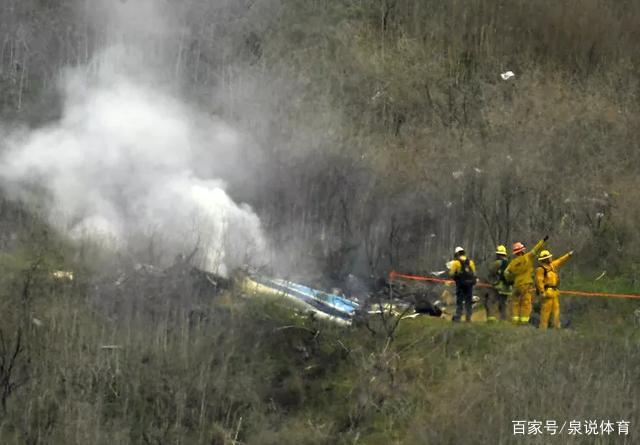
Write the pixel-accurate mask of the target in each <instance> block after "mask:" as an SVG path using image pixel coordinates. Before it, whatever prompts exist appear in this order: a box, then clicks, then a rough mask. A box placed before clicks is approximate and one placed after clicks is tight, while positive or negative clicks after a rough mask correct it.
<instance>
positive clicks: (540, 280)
mask: <svg viewBox="0 0 640 445" xmlns="http://www.w3.org/2000/svg"><path fill="white" fill-rule="evenodd" d="M569 258H571V254H570V253H567V254H565V255H562V256H561V257H560V258H558V259H557V260H554V261H551V262H550V263H541V264H540V266H538V268H537V269H536V289H537V290H538V292H539V293H540V295H544V294H545V292H546V291H547V290H548V289H554V290H555V289H557V288H558V284H559V283H560V277H559V276H558V271H557V269H558V268H559V267H560V266H562V265H563V264H564V263H566V262H567V260H568V259H569Z"/></svg>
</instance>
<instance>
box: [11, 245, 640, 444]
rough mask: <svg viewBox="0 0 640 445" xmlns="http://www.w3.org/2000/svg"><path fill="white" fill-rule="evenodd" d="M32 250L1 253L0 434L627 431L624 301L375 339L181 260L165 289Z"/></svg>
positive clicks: (40, 438)
mask: <svg viewBox="0 0 640 445" xmlns="http://www.w3.org/2000/svg"><path fill="white" fill-rule="evenodd" d="M35 261H36V262H34V258H33V257H32V258H28V257H27V258H25V257H21V256H19V253H18V252H15V253H14V254H13V255H6V256H5V257H4V258H3V270H4V271H5V272H4V273H3V275H2V286H1V289H2V300H1V301H2V310H1V311H0V317H1V319H0V322H1V324H0V334H2V335H1V337H0V339H1V342H0V346H1V348H0V361H1V363H0V364H1V366H0V373H1V374H0V378H1V379H0V382H2V416H1V420H0V441H1V442H2V443H7V444H12V443H15V444H22V443H29V444H63V443H64V444H75V443H77V444H86V443H95V444H108V443H118V444H128V443H130V444H141V443H151V444H165V443H179V444H199V443H201V444H232V443H247V444H260V445H264V444H335V443H344V444H352V443H362V444H388V443H407V444H413V443H416V444H418V443H471V444H472V443H478V444H480V443H505V444H506V443H520V442H519V441H518V440H517V439H516V438H514V437H513V436H512V424H511V421H512V420H518V419H525V420H543V421H544V420H554V419H555V420H558V421H559V422H563V421H565V420H567V421H569V420H573V419H579V420H586V419H597V420H606V419H612V420H631V421H632V427H631V433H630V434H631V435H630V436H629V437H628V438H626V439H625V438H620V437H618V436H617V435H616V436H615V437H611V438H601V441H600V442H597V443H629V444H630V443H633V442H634V437H637V435H638V434H639V433H640V431H639V430H638V426H637V424H636V423H635V420H636V415H637V413H638V412H639V410H640V406H638V401H639V400H640V392H639V389H638V387H637V381H638V378H639V377H640V374H639V372H640V371H639V369H640V351H639V350H638V345H639V344H640V331H639V330H638V327H637V326H636V325H634V323H635V321H634V316H633V310H634V309H635V308H636V307H637V304H635V303H631V302H625V301H615V302H614V301H600V300H589V301H585V300H584V299H569V298H565V299H563V305H564V309H565V313H568V314H569V315H570V316H571V318H572V328H571V329H567V330H563V331H559V332H554V331H548V332H542V331H538V330H536V329H534V328H529V327H513V326H510V325H508V324H498V325H487V324H483V323H474V324H471V325H452V324H451V323H449V322H446V321H444V320H440V319H435V318H431V317H423V318H418V319H415V320H404V321H402V322H401V323H400V324H399V327H398V329H397V331H396V332H395V334H394V336H393V337H389V336H387V335H386V334H384V332H385V331H384V330H383V329H382V328H381V326H379V324H376V322H375V321H374V323H373V325H372V326H373V327H374V330H373V331H374V332H373V333H372V331H370V330H368V329H366V328H365V327H358V326H354V327H352V328H341V327H336V326H333V325H330V324H325V323H323V322H319V321H313V320H309V319H306V318H300V317H295V316H293V314H292V313H291V311H290V308H289V307H285V306H279V305H278V304H275V303H274V302H273V301H272V300H262V299H259V298H258V299H253V300H245V299H243V298H242V297H240V296H239V295H238V294H237V293H236V292H235V291H234V290H231V291H228V292H227V293H225V294H224V295H221V296H218V297H216V298H215V299H214V298H212V297H211V296H210V295H206V294H205V295H201V294H197V293H196V292H194V291H193V289H194V288H193V283H192V278H191V277H190V276H189V275H184V274H182V275H181V272H179V271H178V272H175V274H176V275H174V276H172V277H170V281H169V282H171V283H173V284H172V285H171V286H170V287H168V288H167V287H166V286H160V287H159V286H154V283H159V281H157V280H160V279H162V278H158V277H155V278H153V277H151V278H149V276H146V275H136V272H135V271H133V270H126V269H121V273H125V274H126V277H127V278H126V279H124V281H123V283H124V284H117V283H115V284H114V282H116V281H117V280H118V279H119V278H118V276H119V275H118V274H115V275H109V273H107V269H106V268H104V269H102V271H97V272H96V271H94V272H89V271H87V270H86V269H84V270H83V269H82V268H77V270H76V275H75V279H74V280H73V281H72V282H60V281H56V280H53V279H52V277H51V275H50V274H49V273H48V272H47V271H48V269H49V268H50V267H62V266H64V267H74V264H73V261H70V262H64V261H62V258H61V257H59V256H58V257H57V260H56V261H57V262H55V261H54V257H52V256H51V253H50V252H49V253H47V252H43V253H42V254H41V255H40V256H38V257H37V259H35ZM120 280H122V279H121V278H120ZM127 283H128V284H127ZM140 283H145V284H144V286H140ZM136 288H138V289H139V290H138V291H137V292H132V289H136ZM376 326H378V328H376ZM569 438H570V436H566V435H565V436H561V437H558V438H557V441H556V442H553V441H551V442H549V440H548V438H544V439H540V440H539V443H568V440H569ZM520 440H521V439H520ZM531 443H538V442H535V441H533V442H531ZM590 443H592V442H590Z"/></svg>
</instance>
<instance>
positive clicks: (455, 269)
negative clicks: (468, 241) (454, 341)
mask: <svg viewBox="0 0 640 445" xmlns="http://www.w3.org/2000/svg"><path fill="white" fill-rule="evenodd" d="M449 276H450V277H451V278H453V280H454V281H455V282H456V313H455V315H454V316H453V320H452V321H453V322H458V321H460V319H461V318H462V312H463V310H464V312H465V316H466V320H465V321H466V322H467V323H469V322H471V314H472V312H473V286H475V284H476V282H477V281H478V278H477V277H476V265H475V263H474V262H473V260H472V259H470V258H469V257H468V256H467V254H466V252H465V251H464V249H463V248H462V247H456V249H455V251H454V257H453V261H451V264H450V266H449Z"/></svg>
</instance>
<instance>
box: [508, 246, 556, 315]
mask: <svg viewBox="0 0 640 445" xmlns="http://www.w3.org/2000/svg"><path fill="white" fill-rule="evenodd" d="M548 239H549V237H548V236H545V237H544V239H541V240H540V241H538V243H537V244H536V245H535V246H534V248H533V249H531V252H527V248H526V247H525V245H524V244H522V243H521V242H517V243H514V244H513V254H514V255H515V257H514V258H513V259H512V260H511V262H510V263H509V265H508V266H507V268H506V269H505V271H504V276H505V278H506V279H507V280H508V281H512V282H513V290H512V291H511V295H510V296H509V300H508V303H509V313H510V314H511V322H512V323H514V324H528V323H529V317H530V316H531V309H532V307H533V268H534V260H535V259H536V256H537V255H538V253H540V251H541V250H542V248H543V247H544V243H545V242H546V241H547V240H548Z"/></svg>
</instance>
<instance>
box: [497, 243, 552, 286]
mask: <svg viewBox="0 0 640 445" xmlns="http://www.w3.org/2000/svg"><path fill="white" fill-rule="evenodd" d="M543 247H544V240H540V241H538V243H537V244H536V245H535V246H533V249H531V251H530V252H527V253H525V254H524V255H519V256H516V257H515V258H513V259H512V260H511V262H510V263H509V265H508V266H507V268H506V269H505V271H504V276H505V277H506V278H507V280H509V281H513V285H514V286H515V287H520V286H523V285H527V284H533V266H534V261H535V259H536V257H537V256H538V254H539V253H540V251H541V250H542V248H543Z"/></svg>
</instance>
